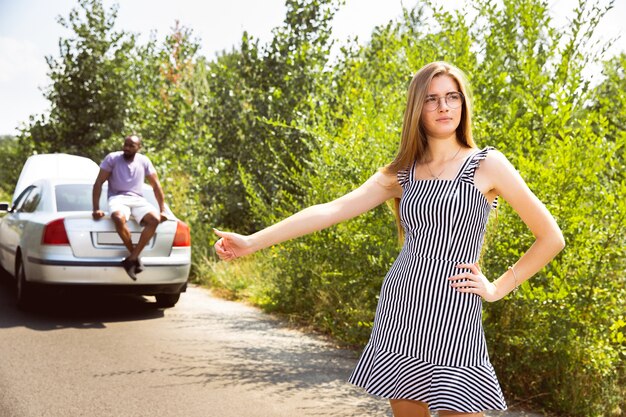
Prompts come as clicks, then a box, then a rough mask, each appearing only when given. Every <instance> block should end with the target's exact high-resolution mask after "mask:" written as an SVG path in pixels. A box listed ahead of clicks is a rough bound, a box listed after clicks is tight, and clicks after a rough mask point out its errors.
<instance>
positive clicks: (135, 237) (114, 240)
mask: <svg viewBox="0 0 626 417" xmlns="http://www.w3.org/2000/svg"><path fill="white" fill-rule="evenodd" d="M140 235H141V233H131V234H130V239H131V241H132V242H133V244H134V245H136V244H137V242H139V236H140ZM98 244H99V245H123V244H124V243H123V242H122V238H120V235H118V234H117V232H99V233H98Z"/></svg>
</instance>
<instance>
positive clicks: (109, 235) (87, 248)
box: [64, 214, 176, 258]
mask: <svg viewBox="0 0 626 417" xmlns="http://www.w3.org/2000/svg"><path fill="white" fill-rule="evenodd" d="M64 223H65V230H66V232H67V236H68V239H69V241H70V246H71V248H72V252H73V253H74V256H76V257H77V258H116V257H120V256H125V254H127V253H128V251H127V250H126V248H125V246H124V244H123V243H122V239H121V238H120V237H119V235H118V234H117V232H116V231H115V224H114V223H113V221H112V220H111V219H110V218H103V219H100V220H97V221H96V220H93V218H91V215H90V214H84V215H82V216H81V215H73V216H68V217H67V218H66V219H65V222H64ZM127 225H128V229H129V230H130V232H131V238H132V241H133V244H136V243H137V242H138V241H139V236H140V235H141V231H142V227H141V226H139V224H137V222H135V221H134V220H130V221H129V222H128V223H127ZM175 232H176V221H166V222H163V223H161V224H160V225H159V227H158V228H157V231H156V233H155V235H154V236H153V237H152V238H151V239H150V241H149V242H148V244H147V245H146V247H145V248H144V250H143V251H142V257H150V256H169V254H170V252H171V250H172V242H173V240H174V234H175Z"/></svg>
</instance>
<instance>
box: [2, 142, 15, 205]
mask: <svg viewBox="0 0 626 417" xmlns="http://www.w3.org/2000/svg"><path fill="white" fill-rule="evenodd" d="M18 146H19V143H18V142H17V140H16V139H15V137H13V136H9V135H5V136H0V166H2V167H4V168H3V169H0V201H11V199H12V197H13V187H14V186H15V183H16V182H17V175H19V172H18V171H16V170H14V169H8V167H11V166H15V164H16V161H19V159H20V154H19V148H18Z"/></svg>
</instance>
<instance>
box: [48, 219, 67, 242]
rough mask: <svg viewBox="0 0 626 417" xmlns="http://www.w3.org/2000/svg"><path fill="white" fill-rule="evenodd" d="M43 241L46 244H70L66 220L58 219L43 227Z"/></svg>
mask: <svg viewBox="0 0 626 417" xmlns="http://www.w3.org/2000/svg"><path fill="white" fill-rule="evenodd" d="M41 243H42V244H44V245H69V244H70V240H69V239H68V238H67V232H66V231H65V220H64V219H57V220H54V221H51V222H50V223H48V224H47V225H46V226H45V227H44V229H43V238H42V239H41Z"/></svg>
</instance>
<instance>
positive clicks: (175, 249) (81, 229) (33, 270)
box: [0, 155, 191, 307]
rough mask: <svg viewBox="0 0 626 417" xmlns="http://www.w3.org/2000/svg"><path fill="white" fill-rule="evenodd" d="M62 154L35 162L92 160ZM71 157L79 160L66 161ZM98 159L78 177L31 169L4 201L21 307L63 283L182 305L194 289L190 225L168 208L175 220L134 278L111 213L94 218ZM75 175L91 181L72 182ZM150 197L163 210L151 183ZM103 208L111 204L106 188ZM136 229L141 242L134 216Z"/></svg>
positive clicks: (1, 235)
mask: <svg viewBox="0 0 626 417" xmlns="http://www.w3.org/2000/svg"><path fill="white" fill-rule="evenodd" d="M55 156H56V155H36V156H34V157H31V158H29V161H31V159H33V158H34V159H35V161H36V162H37V163H36V164H35V166H36V168H33V170H35V171H36V170H41V168H42V166H45V165H50V166H54V165H55V164H58V163H61V164H67V163H68V162H73V161H74V162H75V160H74V159H73V158H80V159H81V160H84V159H86V158H81V157H76V156H71V155H65V156H64V158H60V159H61V160H59V161H57V162H54V159H55V158H54V157H55ZM68 156H69V157H72V158H69V159H67V158H65V157H68ZM57 159H59V158H57ZM88 161H90V160H88ZM31 162H32V161H31ZM81 162H82V163H85V161H81ZM90 162H91V164H93V166H91V168H89V170H85V169H82V170H81V171H80V172H78V173H76V172H71V174H72V175H68V174H67V173H65V174H59V170H61V171H62V170H64V169H65V170H67V166H64V167H63V168H59V170H57V171H55V170H54V169H44V170H41V171H42V172H45V173H47V178H39V179H34V178H35V177H38V176H41V175H34V174H32V170H31V173H30V174H29V173H28V172H25V171H24V170H23V171H22V175H21V176H20V181H18V187H16V194H17V193H19V194H17V195H16V196H15V197H14V201H13V203H12V204H8V203H0V212H5V213H6V214H5V215H4V217H2V218H1V219H0V264H1V265H2V267H3V268H4V269H5V270H7V271H8V272H9V273H10V274H11V275H12V276H14V277H15V278H16V279H17V301H18V306H20V307H27V306H29V305H30V304H31V302H32V299H33V296H34V295H35V294H41V293H42V290H44V291H46V290H47V291H49V290H51V289H54V288H58V287H61V286H62V287H63V288H67V287H72V288H77V289H83V290H85V289H86V290H94V291H98V292H101V291H106V292H115V293H123V294H141V295H154V296H156V301H157V305H159V306H160V307H172V306H174V305H175V304H176V302H177V301H178V299H179V297H180V293H181V292H184V291H185V290H186V287H187V280H188V277H189V270H190V266H191V238H190V231H189V227H188V226H187V225H186V224H185V223H183V222H182V221H180V220H178V219H177V218H176V217H175V216H174V215H173V214H172V213H171V211H169V208H167V214H168V220H167V221H165V222H163V223H161V224H160V225H159V226H158V228H157V231H156V233H155V235H154V237H153V238H152V239H151V241H150V242H149V243H148V245H146V248H145V249H144V250H143V252H142V254H141V259H142V261H143V263H144V264H145V267H146V268H145V270H144V271H143V272H142V273H141V274H139V275H138V279H137V281H132V280H131V279H130V278H129V277H128V275H127V274H126V272H125V271H124V269H123V268H122V266H121V261H122V260H123V259H124V258H125V257H126V256H127V255H128V253H127V249H126V248H125V247H124V245H123V243H122V240H121V239H120V237H119V236H118V234H117V232H116V231H115V225H114V223H113V221H112V220H111V219H110V218H109V217H108V216H106V217H105V218H103V219H101V220H98V221H95V220H93V218H92V217H91V212H92V203H91V196H92V187H93V180H94V179H95V176H94V175H97V172H98V165H97V164H95V162H93V161H90ZM27 165H28V164H27ZM27 165H25V169H27ZM31 165H33V164H32V163H31ZM77 165H80V164H77ZM94 166H95V167H94ZM87 171H89V172H87ZM71 176H74V177H87V178H86V179H76V178H73V179H72V178H68V177H71ZM23 178H26V179H25V180H24V181H22V179H23ZM20 184H21V185H20ZM26 184H27V185H26ZM20 187H21V188H22V189H19V188H20ZM144 196H145V197H146V198H147V199H148V200H149V201H151V202H152V204H154V205H155V207H158V205H156V199H155V197H154V192H153V191H152V188H151V187H150V186H148V185H145V186H144ZM9 206H10V207H9ZM100 207H102V208H106V207H107V204H106V185H105V187H104V188H103V193H102V201H101V202H100ZM107 214H108V213H107ZM128 227H129V229H130V231H131V235H132V239H133V242H137V241H138V240H139V235H140V234H141V227H140V226H139V225H138V224H137V223H136V222H135V221H134V220H133V219H132V217H131V221H129V222H128Z"/></svg>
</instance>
